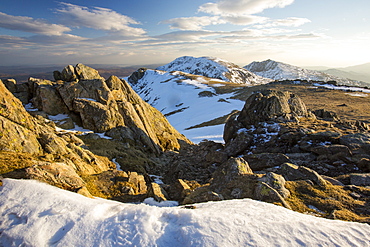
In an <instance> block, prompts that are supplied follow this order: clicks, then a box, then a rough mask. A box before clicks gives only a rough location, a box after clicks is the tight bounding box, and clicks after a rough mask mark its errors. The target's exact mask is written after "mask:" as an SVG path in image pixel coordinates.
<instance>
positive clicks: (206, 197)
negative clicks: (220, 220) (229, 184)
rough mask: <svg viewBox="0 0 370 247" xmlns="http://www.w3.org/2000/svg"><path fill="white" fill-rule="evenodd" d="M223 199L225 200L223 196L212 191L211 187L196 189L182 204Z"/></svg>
mask: <svg viewBox="0 0 370 247" xmlns="http://www.w3.org/2000/svg"><path fill="white" fill-rule="evenodd" d="M223 199H224V198H223V196H222V195H221V194H217V193H216V192H214V191H211V190H210V188H209V186H203V187H199V188H197V189H195V190H194V191H193V192H191V193H190V194H189V195H188V196H186V197H185V199H184V200H183V201H182V203H181V204H193V203H201V202H209V201H221V200H223Z"/></svg>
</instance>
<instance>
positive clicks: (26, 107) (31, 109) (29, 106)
mask: <svg viewBox="0 0 370 247" xmlns="http://www.w3.org/2000/svg"><path fill="white" fill-rule="evenodd" d="M24 108H25V109H26V111H38V110H39V109H37V108H35V107H34V105H33V104H32V103H28V104H26V105H24Z"/></svg>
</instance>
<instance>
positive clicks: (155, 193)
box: [148, 183, 168, 202]
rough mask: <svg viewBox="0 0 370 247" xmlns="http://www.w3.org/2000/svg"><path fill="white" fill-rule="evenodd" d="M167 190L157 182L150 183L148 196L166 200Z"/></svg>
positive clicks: (158, 200) (159, 200) (157, 199)
mask: <svg viewBox="0 0 370 247" xmlns="http://www.w3.org/2000/svg"><path fill="white" fill-rule="evenodd" d="M166 195H167V193H166V191H165V190H164V189H163V188H162V187H161V186H160V185H159V184H157V183H150V185H149V188H148V197H153V198H154V200H156V201H157V202H161V201H166V200H167V197H168V195H167V196H166Z"/></svg>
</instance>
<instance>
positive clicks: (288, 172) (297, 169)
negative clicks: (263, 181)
mask: <svg viewBox="0 0 370 247" xmlns="http://www.w3.org/2000/svg"><path fill="white" fill-rule="evenodd" d="M280 173H281V175H282V176H283V177H284V178H285V179H286V180H288V181H295V180H310V181H312V182H313V183H315V184H317V185H320V186H325V185H326V181H325V179H323V178H322V177H321V176H320V175H319V174H318V173H317V172H315V171H314V170H311V169H309V168H307V167H304V166H296V165H293V164H290V163H284V164H283V165H282V166H281V168H280Z"/></svg>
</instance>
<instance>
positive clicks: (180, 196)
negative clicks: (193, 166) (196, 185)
mask: <svg viewBox="0 0 370 247" xmlns="http://www.w3.org/2000/svg"><path fill="white" fill-rule="evenodd" d="M190 192H191V188H190V187H189V185H187V184H186V183H185V182H184V180H182V179H177V180H176V181H175V182H174V183H172V184H171V185H170V190H169V192H168V194H169V197H170V198H171V199H172V200H175V201H178V202H181V201H182V200H184V198H185V197H186V196H187V195H189V194H190Z"/></svg>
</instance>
